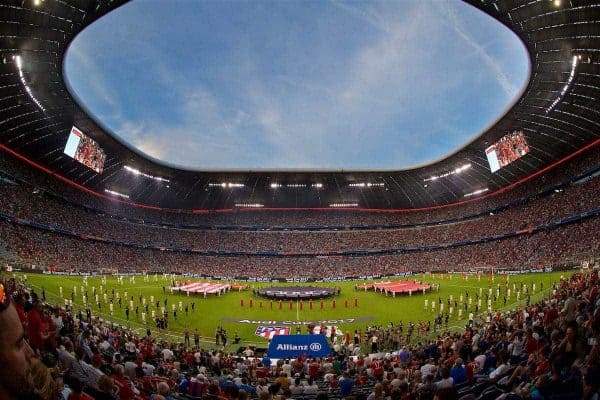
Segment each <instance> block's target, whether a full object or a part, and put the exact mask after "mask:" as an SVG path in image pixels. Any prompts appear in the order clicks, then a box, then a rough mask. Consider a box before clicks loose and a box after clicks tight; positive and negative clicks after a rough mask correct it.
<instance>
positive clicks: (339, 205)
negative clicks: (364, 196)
mask: <svg viewBox="0 0 600 400" xmlns="http://www.w3.org/2000/svg"><path fill="white" fill-rule="evenodd" d="M329 207H332V208H351V207H358V203H332V204H330V205H329Z"/></svg>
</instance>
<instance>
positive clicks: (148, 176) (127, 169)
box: [123, 165, 171, 183]
mask: <svg viewBox="0 0 600 400" xmlns="http://www.w3.org/2000/svg"><path fill="white" fill-rule="evenodd" d="M123 169H124V170H125V171H128V172H131V173H132V174H134V175H139V176H143V177H145V178H149V179H153V180H155V181H159V182H167V183H168V182H171V181H170V180H168V179H166V178H162V177H160V176H154V175H150V174H146V173H145V172H142V171H140V170H139V169H136V168H133V167H130V166H129V165H126V166H124V167H123Z"/></svg>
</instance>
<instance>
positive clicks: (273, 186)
mask: <svg viewBox="0 0 600 400" xmlns="http://www.w3.org/2000/svg"><path fill="white" fill-rule="evenodd" d="M269 187H270V188H271V189H280V188H283V187H285V188H290V189H304V188H308V187H311V188H313V189H322V188H323V184H322V183H312V184H310V185H309V184H307V183H288V184H283V183H276V182H273V183H271V184H270V185H269Z"/></svg>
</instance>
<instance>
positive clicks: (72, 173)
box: [0, 0, 600, 400]
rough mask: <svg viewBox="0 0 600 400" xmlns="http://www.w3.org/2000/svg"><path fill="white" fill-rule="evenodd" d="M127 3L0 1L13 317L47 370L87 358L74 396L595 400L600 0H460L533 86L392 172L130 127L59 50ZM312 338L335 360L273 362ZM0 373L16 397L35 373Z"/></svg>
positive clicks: (0, 248)
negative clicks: (248, 152)
mask: <svg viewBox="0 0 600 400" xmlns="http://www.w3.org/2000/svg"><path fill="white" fill-rule="evenodd" d="M124 3H126V2H125V1H121V0H114V1H113V0H5V1H3V2H2V3H1V4H0V32H1V38H0V58H1V61H2V62H1V63H0V150H1V151H0V191H1V196H0V199H1V201H0V233H1V234H0V266H1V268H0V271H2V279H1V282H2V285H0V289H2V290H1V291H0V302H2V304H7V305H3V306H0V327H1V328H2V331H4V330H5V329H8V328H6V327H7V326H8V325H3V324H7V323H6V322H5V320H7V319H8V318H9V317H5V318H4V317H3V316H2V313H5V315H7V314H9V313H11V312H12V311H11V310H12V308H13V306H12V305H11V297H12V303H14V308H16V309H17V311H18V312H19V317H20V318H21V322H23V324H24V329H25V331H24V332H25V334H26V335H28V336H29V343H30V344H28V345H27V347H28V348H29V346H31V347H32V348H33V351H35V353H37V355H38V356H40V358H41V359H42V360H43V361H44V364H46V365H47V366H53V365H56V362H57V360H58V362H59V364H61V367H63V368H66V367H65V365H66V366H67V367H68V366H69V365H70V364H69V362H71V361H70V360H71V358H72V359H73V360H75V359H76V360H77V361H80V362H82V363H87V364H86V365H88V364H89V365H88V367H90V368H92V365H93V368H94V371H93V374H96V375H91V373H88V372H85V373H83V374H81V373H80V372H78V371H79V369H77V368H78V367H74V366H73V365H71V366H70V367H68V368H67V369H66V370H65V369H63V372H64V376H61V381H64V384H65V387H66V389H64V392H63V393H67V392H71V393H76V392H77V391H78V390H84V391H85V393H88V394H89V395H90V396H92V398H102V399H104V398H121V399H129V398H163V397H164V398H202V397H203V396H210V397H211V398H213V399H216V398H227V399H237V398H239V399H244V398H247V396H249V397H252V398H261V399H263V398H264V399H265V400H267V399H271V398H274V397H279V398H281V399H288V398H290V399H291V398H294V399H307V400H308V399H311V400H312V399H321V400H322V399H327V398H350V397H353V398H356V399H359V398H363V397H364V398H367V397H368V398H369V399H378V400H379V399H383V398H384V397H385V398H390V399H395V398H398V399H400V398H401V399H433V398H434V396H435V398H438V399H444V398H456V399H458V398H463V399H496V398H542V399H582V398H585V399H597V398H598V396H599V392H598V390H599V387H600V379H599V378H600V364H599V360H600V359H599V354H600V349H599V348H598V347H597V338H598V336H600V324H599V322H600V311H599V310H600V303H599V302H597V300H598V298H597V291H598V274H597V271H596V269H597V268H598V267H599V266H600V235H599V229H598V228H599V226H600V223H599V222H600V219H599V215H600V180H599V178H598V175H599V174H600V2H598V1H584V0H552V1H550V0H537V1H524V0H466V3H468V4H470V5H471V6H473V7H476V8H477V9H479V10H480V11H481V12H482V13H486V14H488V15H489V16H491V17H492V18H494V19H495V20H496V21H497V23H499V24H504V25H505V26H506V27H507V28H508V29H510V30H511V31H512V32H513V33H514V34H515V35H516V36H517V37H518V38H519V39H520V40H521V41H522V43H523V44H524V46H525V47H526V50H527V53H528V56H529V59H530V65H531V67H530V76H529V80H528V83H527V84H526V86H525V87H524V89H523V91H522V93H521V95H520V96H519V97H518V98H517V99H516V100H515V101H514V103H513V104H512V105H511V106H510V107H509V108H508V109H507V110H506V112H505V113H504V114H503V115H502V116H501V117H500V118H498V119H497V120H496V121H493V122H492V123H491V124H490V125H489V126H488V127H487V128H486V129H485V130H484V131H483V132H481V133H480V134H479V135H478V136H477V137H475V138H474V139H473V140H472V141H470V142H469V143H467V144H465V145H464V146H463V147H462V148H460V149H458V150H456V151H455V152H454V153H452V154H450V155H448V156H446V157H444V158H443V159H440V160H437V161H435V162H433V163H429V164H426V165H420V166H416V167H410V168H402V169H389V170H381V169H378V170H368V169H364V170H351V169H349V170H345V169H344V170H318V169H311V170H301V169H273V170H263V169H256V170H237V169H236V170H192V169H183V168H180V167H175V166H172V165H168V164H167V163H164V162H161V161H158V160H155V159H152V158H150V157H148V156H146V155H144V154H143V153H141V152H140V151H139V150H137V149H136V148H134V147H132V146H130V145H128V144H127V143H125V142H123V141H121V140H120V139H119V138H118V137H117V136H116V135H115V134H114V133H113V132H111V131H110V130H109V129H107V128H106V127H105V125H104V124H103V121H101V120H98V118H96V117H95V116H94V115H92V114H91V113H90V112H89V111H88V110H87V109H86V108H85V106H84V105H83V104H81V103H80V102H79V101H78V99H77V98H76V96H75V95H74V94H73V93H72V91H71V89H70V87H69V86H68V84H67V82H66V79H65V75H64V60H65V54H66V51H67V49H68V47H69V45H70V44H71V43H72V42H73V40H74V38H75V37H76V35H77V34H78V33H80V32H81V31H83V30H84V29H86V27H88V26H90V25H91V24H93V23H94V22H95V21H96V20H98V19H99V18H101V17H102V16H104V15H105V14H107V13H110V12H118V10H117V9H118V8H119V7H120V6H122V5H123V4H124ZM306 282H310V287H305V286H303V285H304V284H305V283H306ZM270 286H277V287H276V288H275V289H277V290H276V291H273V290H269V287H270ZM286 288H287V289H286ZM267 294H269V295H268V296H267ZM469 296H470V298H469ZM38 305H39V307H38ZM21 311H22V312H21ZM44 313H46V314H44ZM50 313H52V314H55V315H56V319H53V318H50V317H49V316H48V315H50ZM42 314H43V315H42ZM28 315H29V317H28ZM31 315H33V317H31ZM40 315H41V316H40ZM45 315H46V316H48V317H47V319H44V316H45ZM3 318H4V319H3ZM28 318H29V322H28ZM57 324H59V325H60V326H59V327H58V328H57V326H56V325H57ZM198 330H199V331H200V333H198ZM413 330H417V331H416V332H414V333H413ZM215 331H216V334H213V333H214V332H215ZM40 332H42V334H41V336H40ZM43 332H45V334H44V333H43ZM227 332H228V333H227ZM234 332H235V334H234ZM305 332H309V333H310V335H297V336H298V337H304V336H307V337H310V336H312V335H315V334H317V335H319V334H322V335H324V336H325V337H326V339H327V340H326V342H327V343H329V344H327V343H325V344H326V345H327V346H329V345H330V346H331V349H330V350H331V352H330V353H328V354H327V355H326V356H325V357H321V356H316V355H314V356H312V357H311V356H310V354H311V353H309V352H308V351H307V350H306V349H305V350H304V351H305V352H304V353H301V354H300V353H298V354H296V353H294V354H296V356H293V357H292V356H288V355H285V356H281V360H273V361H271V359H270V358H269V355H270V356H271V358H273V359H276V358H280V357H274V356H273V354H280V353H271V348H269V353H265V354H266V355H265V356H264V357H263V356H262V353H263V352H264V351H265V350H261V349H263V348H266V347H267V346H268V341H267V340H272V339H273V337H274V336H282V337H283V336H290V337H292V336H295V335H294V333H305ZM227 335H229V340H228V339H227ZM190 337H191V339H190ZM0 340H2V335H1V334H0ZM277 340H280V339H279V338H278V339H277ZM298 340H300V339H298ZM191 341H193V342H191ZM272 343H275V341H273V342H272ZM294 343H295V342H294ZM294 343H292V342H290V343H287V344H279V345H278V346H280V349H279V350H281V349H283V350H290V349H294V351H296V350H297V348H302V345H301V344H298V345H297V344H294ZM313 345H314V347H315V348H316V347H318V348H319V350H320V349H321V344H320V343H310V346H309V347H311V351H312V350H315V349H313V348H312V347H313ZM317 345H318V346H317ZM2 346H3V344H2V343H0V349H3V347H2ZM73 346H74V347H73ZM74 348H75V350H74ZM65 349H66V350H65ZM29 350H31V349H29ZM6 354H8V353H5V352H4V351H0V363H4V362H11V361H10V360H9V359H8V358H7V357H8V356H7V355H6ZM72 354H76V357H74V356H73V355H72ZM115 354H118V357H117V356H115ZM281 354H284V353H283V352H282V353H281ZM286 354H287V353H286ZM290 354H292V353H290ZM307 354H308V355H307ZM315 354H320V353H317V352H316V353H315ZM49 355H52V357H50V356H49ZM69 357H70V358H69ZM482 357H483V358H482ZM486 357H487V358H486ZM30 358H32V357H28V359H30ZM486 359H487V361H486ZM284 360H285V361H284ZM365 360H366V362H365ZM28 363H29V364H31V365H29V366H28V367H27V370H25V369H23V371H22V374H21V375H22V376H21V375H19V373H20V372H19V371H17V372H15V374H16V375H15V376H16V377H17V378H18V379H21V378H22V379H26V378H27V379H32V378H31V368H35V367H36V365H37V364H35V363H34V362H33V361H28ZM75 363H77V362H75ZM78 365H79V364H78ZM40 368H41V367H40ZM43 371H46V370H43ZM5 374H6V372H0V398H4V397H2V395H4V394H6V397H5V398H25V397H19V396H24V393H26V391H23V390H25V389H23V388H29V389H27V390H33V387H34V386H35V385H36V383H35V382H34V381H32V380H29V381H27V382H28V383H27V384H22V385H20V389H19V388H17V387H14V385H12V386H11V384H10V382H11V378H10V376H11V375H6V376H4V375H5ZM27 374H29V375H28V377H26V376H25V375H27ZM17 375H18V376H17ZM100 376H102V377H104V378H106V379H104V378H102V379H100V378H99V377H100ZM7 377H8V378H7ZM92 377H95V378H94V379H95V380H94V379H92ZM54 378H57V377H56V376H55V377H54ZM18 379H17V381H18ZM48 379H49V380H52V385H56V391H57V393H58V391H62V390H63V389H62V386H61V387H60V390H58V386H59V384H58V383H57V382H58V379H56V380H54V379H53V378H52V377H49V378H48ZM12 381H15V380H14V379H13V380H12ZM7 382H8V383H7ZM52 385H50V386H52ZM48 387H49V386H48ZM53 387H54V386H53ZM114 388H118V389H114ZM19 390H22V392H19ZM11 393H12V397H11ZM15 393H17V394H15ZM18 393H20V394H18ZM36 393H37V392H36ZM37 395H38V396H39V397H28V398H44V399H46V398H48V399H49V398H63V397H52V396H50V395H49V396H50V397H43V395H41V394H39V393H38V394H37ZM54 396H56V393H55V394H54ZM152 396H153V397H152ZM158 396H161V397H158ZM245 396H246V397H245ZM501 396H504V397H501ZM532 396H533V397H532ZM535 396H539V397H535ZM66 398H67V397H65V399H66ZM70 398H76V397H69V399H70Z"/></svg>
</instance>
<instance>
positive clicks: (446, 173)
mask: <svg viewBox="0 0 600 400" xmlns="http://www.w3.org/2000/svg"><path fill="white" fill-rule="evenodd" d="M469 168H471V164H470V163H469V164H464V165H461V166H460V167H458V168H456V169H454V170H452V171H448V172H444V173H443V174H440V175H433V176H431V177H429V178H425V179H423V182H430V181H435V180H438V179H440V178H445V177H447V176H452V175H456V174H460V173H461V172H463V171H465V170H467V169H469Z"/></svg>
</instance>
